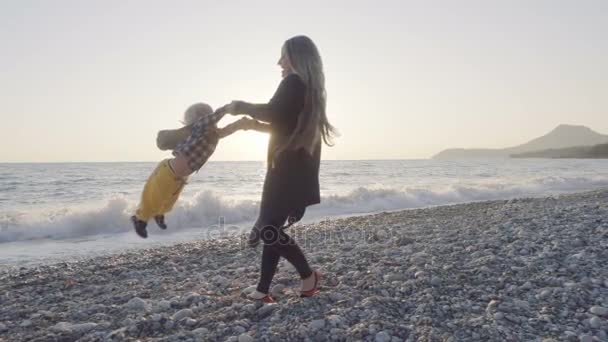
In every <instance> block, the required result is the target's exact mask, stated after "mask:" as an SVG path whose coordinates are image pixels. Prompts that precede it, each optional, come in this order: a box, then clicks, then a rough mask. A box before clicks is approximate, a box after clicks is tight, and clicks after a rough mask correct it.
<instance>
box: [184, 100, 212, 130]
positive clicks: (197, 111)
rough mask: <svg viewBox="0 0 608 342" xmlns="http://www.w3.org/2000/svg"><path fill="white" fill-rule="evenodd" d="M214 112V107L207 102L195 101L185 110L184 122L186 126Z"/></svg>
mask: <svg viewBox="0 0 608 342" xmlns="http://www.w3.org/2000/svg"><path fill="white" fill-rule="evenodd" d="M211 114H213V108H211V106H210V105H208V104H206V103H202V102H201V103H195V104H193V105H192V106H190V107H188V109H186V111H185V112H184V120H182V124H184V125H185V126H188V125H191V124H193V123H195V122H196V121H197V120H198V119H200V118H202V117H204V116H207V115H211Z"/></svg>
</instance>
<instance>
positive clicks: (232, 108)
mask: <svg viewBox="0 0 608 342" xmlns="http://www.w3.org/2000/svg"><path fill="white" fill-rule="evenodd" d="M240 103H241V101H232V102H230V103H229V104H227V105H224V106H222V107H220V108H218V110H217V111H218V112H220V113H223V114H232V115H239V114H240V113H239V110H240V109H239V107H240Z"/></svg>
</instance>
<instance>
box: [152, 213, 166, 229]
mask: <svg viewBox="0 0 608 342" xmlns="http://www.w3.org/2000/svg"><path fill="white" fill-rule="evenodd" d="M154 221H156V225H158V227H159V228H160V229H167V224H166V223H165V215H156V216H154Z"/></svg>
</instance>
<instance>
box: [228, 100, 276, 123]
mask: <svg viewBox="0 0 608 342" xmlns="http://www.w3.org/2000/svg"><path fill="white" fill-rule="evenodd" d="M230 106H232V108H231V110H230V112H232V113H234V114H236V115H238V114H244V115H249V116H251V117H252V118H254V119H256V120H261V121H265V122H271V121H272V118H273V116H274V110H273V109H274V108H272V106H271V105H270V104H269V103H258V104H256V103H249V102H245V101H232V103H231V104H230Z"/></svg>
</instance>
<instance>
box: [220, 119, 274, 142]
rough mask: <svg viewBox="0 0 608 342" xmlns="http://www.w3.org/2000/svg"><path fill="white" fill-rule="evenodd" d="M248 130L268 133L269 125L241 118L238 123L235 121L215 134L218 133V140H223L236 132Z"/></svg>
mask: <svg viewBox="0 0 608 342" xmlns="http://www.w3.org/2000/svg"><path fill="white" fill-rule="evenodd" d="M249 129H252V130H255V131H258V132H270V125H269V124H264V123H261V122H259V121H256V120H252V119H249V118H242V119H240V120H238V121H235V122H233V123H231V124H229V125H228V126H226V127H223V128H218V129H217V132H218V134H219V136H220V138H225V137H227V136H229V135H230V134H232V133H234V132H236V131H238V130H249Z"/></svg>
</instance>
